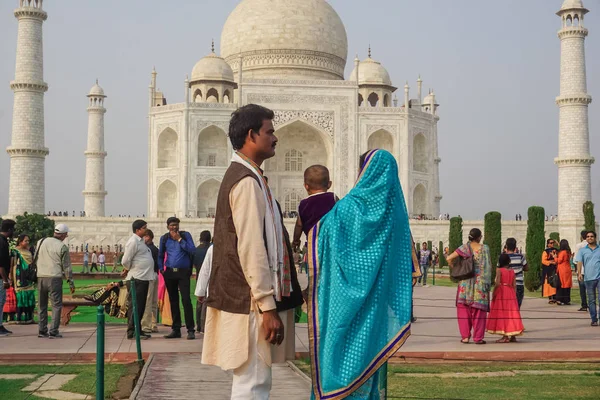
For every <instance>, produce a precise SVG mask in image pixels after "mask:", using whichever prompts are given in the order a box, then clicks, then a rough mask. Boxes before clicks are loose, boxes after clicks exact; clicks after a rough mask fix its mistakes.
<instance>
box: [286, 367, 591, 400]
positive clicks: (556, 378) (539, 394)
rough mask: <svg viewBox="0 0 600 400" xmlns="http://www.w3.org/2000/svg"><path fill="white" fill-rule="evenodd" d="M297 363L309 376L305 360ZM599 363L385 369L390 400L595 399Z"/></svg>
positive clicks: (308, 368)
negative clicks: (453, 375)
mask: <svg viewBox="0 0 600 400" xmlns="http://www.w3.org/2000/svg"><path fill="white" fill-rule="evenodd" d="M296 365H297V366H298V367H299V368H300V369H301V370H302V371H303V372H305V373H306V374H307V376H309V377H310V364H309V363H308V360H306V359H305V360H298V361H296ZM517 370H519V371H522V370H538V371H539V370H543V371H564V370H568V371H575V370H581V371H597V372H591V373H587V374H585V375H541V376H540V375H532V376H527V375H517V376H513V377H487V378H441V377H435V376H432V377H411V376H406V374H414V373H421V374H439V373H452V372H462V373H465V372H498V371H517ZM599 385H600V364H598V363H596V364H593V363H590V364H568V363H562V364H553V363H550V364H544V363H542V364H540V363H515V364H510V363H494V362H490V363H484V364H481V363H464V364H463V363H460V364H402V365H397V364H396V365H391V364H390V366H389V369H388V398H389V399H409V398H420V399H446V400H448V399H461V400H479V399H486V400H505V399H519V400H545V399H548V400H556V399H597V398H598V387H599Z"/></svg>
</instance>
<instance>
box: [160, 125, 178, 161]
mask: <svg viewBox="0 0 600 400" xmlns="http://www.w3.org/2000/svg"><path fill="white" fill-rule="evenodd" d="M157 159H158V168H175V167H177V133H175V131H174V130H173V129H171V128H167V129H165V130H164V131H162V132H161V134H160V135H159V136H158V157H157Z"/></svg>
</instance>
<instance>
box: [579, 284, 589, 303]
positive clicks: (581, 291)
mask: <svg viewBox="0 0 600 400" xmlns="http://www.w3.org/2000/svg"><path fill="white" fill-rule="evenodd" d="M578 282H579V296H580V297H581V307H582V308H588V302H587V294H586V289H585V281H578Z"/></svg>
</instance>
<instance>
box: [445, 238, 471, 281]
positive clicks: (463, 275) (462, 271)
mask: <svg viewBox="0 0 600 400" xmlns="http://www.w3.org/2000/svg"><path fill="white" fill-rule="evenodd" d="M467 246H468V247H469V250H470V251H471V256H470V257H462V256H459V257H458V258H457V259H456V261H455V262H454V265H452V266H451V268H450V279H452V280H453V281H454V282H459V281H464V280H467V279H471V278H473V277H474V276H475V258H474V255H473V249H471V245H470V244H467Z"/></svg>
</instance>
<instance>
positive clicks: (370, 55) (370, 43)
mask: <svg viewBox="0 0 600 400" xmlns="http://www.w3.org/2000/svg"><path fill="white" fill-rule="evenodd" d="M369 58H371V43H369Z"/></svg>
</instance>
